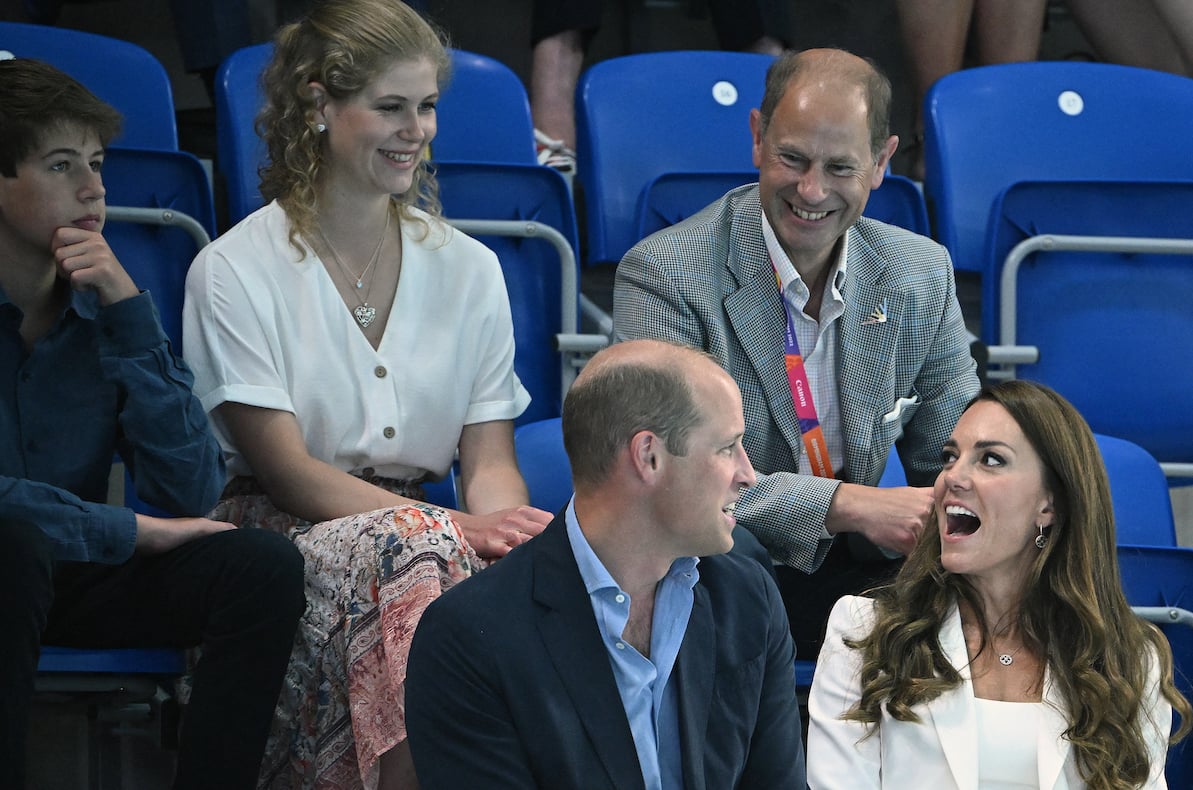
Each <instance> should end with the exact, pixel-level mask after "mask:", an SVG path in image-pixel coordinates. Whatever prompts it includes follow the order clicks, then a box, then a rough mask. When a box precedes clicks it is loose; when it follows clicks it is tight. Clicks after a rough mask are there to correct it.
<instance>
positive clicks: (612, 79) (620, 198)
mask: <svg viewBox="0 0 1193 790" xmlns="http://www.w3.org/2000/svg"><path fill="white" fill-rule="evenodd" d="M773 60H774V59H773V58H772V57H770V56H769V55H757V54H751V53H743V52H715V51H699V52H685V51H677V52H649V53H643V54H637V55H626V56H623V57H618V58H611V59H609V60H604V61H601V62H599V63H596V64H594V65H593V66H591V67H590V68H588V69H587V70H586V71H585V72H584V73H583V74H582V75H581V76H580V82H579V85H578V87H577V91H576V136H577V164H578V170H577V176H578V178H579V181H580V183H581V185H582V187H583V192H584V201H585V204H586V206H587V211H586V215H587V220H588V230H587V237H588V248H587V261H588V262H592V263H602V262H617V261H619V260H620V259H621V256H622V255H624V254H625V252H626V250H628V249H629V248H630V247H631V246H633V244H634V242H636V241H637V240H638V238H637V232H638V201H639V195H641V194H642V190H643V188H644V187H645V186H646V185H647V184H648V183H649V182H650V181H651V180H652V179H655V178H657V177H658V176H660V175H662V174H664V173H682V172H691V171H716V170H720V171H738V172H743V171H748V170H750V169H751V168H752V167H753V157H752V146H751V142H750V125H749V113H750V110H751V109H753V108H756V107H758V106H759V105H760V104H761V103H762V94H763V90H764V88H765V80H766V70H767V68H768V67H769V66H770V64H771V63H772V62H773ZM752 180H756V177H755V179H752Z"/></svg>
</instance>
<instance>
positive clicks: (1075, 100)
mask: <svg viewBox="0 0 1193 790" xmlns="http://www.w3.org/2000/svg"><path fill="white" fill-rule="evenodd" d="M1190 107H1193V80H1190V79H1188V78H1186V77H1179V76H1176V75H1173V74H1165V73H1162V72H1158V71H1151V70H1148V69H1139V68H1131V67H1127V66H1115V65H1109V64H1105V63H1082V62H1072V61H1039V62H1032V63H1010V64H1002V65H996V66H983V67H978V68H971V69H964V70H962V71H958V72H954V73H952V74H949V75H947V76H945V77H943V78H941V79H940V80H938V81H937V82H936V83H935V85H933V87H932V88H931V89H930V90H929V92H928V96H927V98H926V99H925V102H924V124H925V129H924V154H925V175H926V177H925V184H924V188H925V192H926V194H927V198H928V204H929V206H930V207H931V208H932V216H933V219H934V222H935V228H936V233H935V236H936V238H937V239H939V240H940V242H941V243H942V244H944V245H945V246H946V247H947V248H948V249H949V252H950V253H951V254H952V257H953V263H954V265H955V266H956V267H957V268H958V269H959V270H963V271H977V272H980V271H982V270H983V267H984V257H983V253H984V249H985V248H984V244H985V240H986V230H987V226H988V221H989V217H990V209H991V206H992V205H993V203H994V199H995V197H996V196H997V195H998V193H999V192H1001V191H1002V190H1003V189H1005V188H1006V187H1007V186H1009V185H1011V184H1013V183H1015V182H1017V181H1025V180H1042V179H1080V178H1103V179H1127V180H1153V179H1169V178H1172V177H1173V175H1174V174H1179V172H1180V166H1181V163H1185V162H1188V161H1189V151H1188V145H1187V143H1186V141H1187V140H1189V139H1191V138H1193V112H1189V111H1188V108H1190ZM1186 172H1187V170H1186Z"/></svg>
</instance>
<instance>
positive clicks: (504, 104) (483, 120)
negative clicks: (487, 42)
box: [431, 49, 538, 165]
mask: <svg viewBox="0 0 1193 790" xmlns="http://www.w3.org/2000/svg"><path fill="white" fill-rule="evenodd" d="M451 59H452V73H451V76H450V79H449V80H448V83H447V84H446V85H445V86H444V87H443V90H442V91H441V93H440V96H439V103H438V105H437V107H436V115H437V116H438V121H439V130H438V132H437V133H436V135H435V139H434V140H433V141H432V142H431V158H432V159H434V160H435V161H437V162H449V161H451V162H504V163H510V164H525V165H533V164H538V158H537V156H536V154H535V150H534V123H533V122H532V121H531V118H530V100H529V98H527V95H526V87H525V86H524V85H523V84H522V80H521V79H519V77H518V75H517V74H515V73H514V72H513V71H512V70H511V69H510V68H509V67H508V66H506V65H505V64H504V63H501V62H500V61H497V60H494V59H493V58H490V57H487V56H485V55H478V54H476V53H475V52H466V51H464V50H460V49H453V50H451Z"/></svg>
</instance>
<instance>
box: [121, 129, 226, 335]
mask: <svg viewBox="0 0 1193 790" xmlns="http://www.w3.org/2000/svg"><path fill="white" fill-rule="evenodd" d="M103 179H104V188H105V189H106V190H107V196H106V198H105V201H106V203H107V205H108V222H107V223H106V224H105V227H104V238H105V239H107V241H108V244H109V246H111V248H112V252H113V253H115V255H116V257H117V259H118V260H119V261H120V263H121V264H122V265H123V266H124V268H125V270H126V271H127V272H128V273H129V276H131V277H132V278H133V282H135V283H136V284H137V286H138V287H139V288H141V289H143V290H147V291H149V293H150V295H151V296H152V297H153V300H154V303H155V304H156V305H157V310H158V313H159V315H160V316H161V319H162V327H163V328H164V329H165V330H166V335H167V336H168V337H169V338H170V342H171V343H173V344H174V349H175V351H176V352H179V353H181V351H182V300H183V296H184V294H185V289H186V273H187V270H188V269H190V265H191V261H192V260H194V257H195V255H196V254H197V253H198V252H199V250H200V249H202V248H203V246H204V245H205V244H206V243H207V241H209V240H210V239H211V238H212V237H213V236H214V235H215V208H214V206H213V203H212V196H211V183H210V182H209V181H208V179H207V171H206V170H204V168H203V165H202V163H201V162H199V160H198V159H196V158H195V157H194V156H192V155H191V154H188V153H186V152H183V151H155V150H146V149H133V148H109V149H108V151H107V154H106V156H105V158H104V168H103ZM130 209H131V211H130Z"/></svg>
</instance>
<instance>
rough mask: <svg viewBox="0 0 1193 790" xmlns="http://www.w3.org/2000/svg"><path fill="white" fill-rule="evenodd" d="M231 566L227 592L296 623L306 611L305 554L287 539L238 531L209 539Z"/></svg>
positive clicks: (261, 531) (262, 531) (267, 532)
mask: <svg viewBox="0 0 1193 790" xmlns="http://www.w3.org/2000/svg"><path fill="white" fill-rule="evenodd" d="M207 540H211V541H213V542H214V543H216V544H217V545H218V549H217V550H218V551H219V552H220V553H221V554H222V555H223V556H224V557H225V560H226V562H227V563H228V567H229V571H230V572H229V573H228V574H227V588H228V589H227V592H228V594H229V595H230V596H231V597H233V598H234V599H237V598H238V599H240V600H244V601H246V602H251V603H252V604H253V605H255V607H256V608H258V609H259V610H261V611H263V612H267V613H269V615H270V616H272V617H277V618H282V619H294V620H297V618H298V617H299V616H300V615H301V614H302V612H303V610H304V609H305V608H306V596H305V593H304V587H303V585H304V581H303V558H302V553H301V552H299V550H298V549H297V548H296V547H295V546H294V544H293V543H291V542H290V539H289V538H287V537H286V536H285V535H282V534H280V533H277V532H272V531H270V530H266V529H237V530H231V531H228V532H220V533H217V534H215V535H211V536H209V537H208V538H207Z"/></svg>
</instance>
